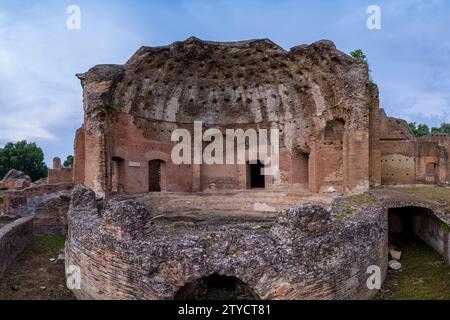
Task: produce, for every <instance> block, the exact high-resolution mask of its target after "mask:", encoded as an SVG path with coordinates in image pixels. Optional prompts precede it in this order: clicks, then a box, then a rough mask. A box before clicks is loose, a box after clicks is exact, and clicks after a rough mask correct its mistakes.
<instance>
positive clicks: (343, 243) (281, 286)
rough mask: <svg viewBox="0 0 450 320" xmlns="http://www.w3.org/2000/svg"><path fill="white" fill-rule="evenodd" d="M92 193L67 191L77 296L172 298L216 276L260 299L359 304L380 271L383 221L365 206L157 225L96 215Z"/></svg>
mask: <svg viewBox="0 0 450 320" xmlns="http://www.w3.org/2000/svg"><path fill="white" fill-rule="evenodd" d="M94 199H95V195H94V193H93V192H92V191H91V190H89V189H86V188H84V187H77V188H76V189H75V191H74V195H73V200H72V206H71V209H70V211H69V238H68V241H67V243H66V267H67V266H69V265H76V266H79V267H80V269H81V290H75V291H74V293H75V295H76V296H77V297H78V298H80V299H172V298H173V297H174V295H175V294H176V292H177V291H178V290H179V289H180V288H181V287H183V286H185V285H186V284H188V283H190V282H192V281H195V280H197V279H199V278H203V277H207V276H209V275H211V274H214V273H218V274H221V275H227V276H234V277H237V278H238V279H240V280H242V281H243V282H244V283H246V284H247V285H248V286H249V287H250V288H251V289H252V290H253V291H254V292H255V293H256V294H257V295H258V296H259V297H261V298H262V299H366V298H371V297H372V296H374V295H375V294H376V291H370V290H368V289H367V287H366V281H367V278H368V276H369V275H368V274H366V270H367V268H368V267H369V266H370V265H378V266H380V267H381V270H382V275H383V279H384V276H385V272H386V269H387V266H386V265H387V219H386V216H387V215H386V212H385V210H384V209H383V208H381V207H377V206H370V207H365V208H362V209H361V211H358V212H354V214H352V215H351V216H348V217H347V218H346V219H345V220H343V219H339V220H338V219H335V217H334V216H333V215H332V214H330V212H328V211H327V210H325V209H324V208H323V207H321V206H318V205H312V204H308V205H302V206H299V207H296V208H292V209H288V210H285V211H283V212H282V213H281V214H280V215H279V216H278V218H276V219H268V218H266V219H262V218H261V219H259V220H258V219H252V220H244V219H242V220H236V218H234V219H227V218H223V217H222V218H220V220H218V219H217V217H216V218H211V220H207V221H202V220H195V218H192V217H184V218H179V219H176V220H174V219H171V220H170V221H169V220H168V219H164V218H161V217H158V216H157V215H156V214H154V213H149V212H148V211H147V210H146V209H145V208H144V207H143V206H141V205H140V204H137V203H136V202H134V201H131V200H124V201H115V200H112V201H110V202H109V203H108V205H107V207H106V209H105V210H104V211H103V212H101V213H99V212H98V211H97V209H96V207H95V201H94Z"/></svg>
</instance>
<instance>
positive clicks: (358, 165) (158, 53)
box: [74, 38, 450, 194]
mask: <svg viewBox="0 0 450 320" xmlns="http://www.w3.org/2000/svg"><path fill="white" fill-rule="evenodd" d="M78 77H79V78H80V79H81V82H82V85H83V89H84V110H85V118H84V125H83V127H82V128H81V129H80V130H78V132H77V135H76V152H75V167H74V179H75V183H84V184H85V185H87V186H89V187H91V188H93V189H94V190H95V191H96V192H98V193H99V194H110V193H113V192H117V191H119V192H121V193H124V194H142V193H146V192H149V191H159V190H161V191H168V192H198V191H206V190H209V189H219V190H223V189H226V190H227V189H232V190H245V189H251V187H252V185H251V167H250V165H204V164H203V165H181V166H177V165H174V164H173V163H172V162H171V160H170V155H171V150H172V148H173V146H174V143H173V142H171V134H172V132H173V130H174V129H177V128H183V129H188V130H190V131H191V133H192V134H193V123H194V121H202V122H203V124H204V126H205V129H207V128H209V127H214V128H219V129H221V130H223V132H225V129H233V128H242V129H244V130H245V129H248V128H255V129H264V128H278V129H280V132H281V141H280V148H281V149H280V154H281V158H280V167H279V171H280V172H279V176H278V177H267V176H266V177H265V181H264V187H265V189H266V190H285V191H286V190H289V191H295V192H311V193H317V192H338V193H354V192H362V191H366V190H367V189H368V188H369V186H370V185H373V186H375V185H380V184H409V183H419V182H427V183H440V184H444V183H448V181H449V180H450V160H449V157H448V150H449V147H450V137H448V136H446V135H432V136H429V137H426V138H423V139H415V138H414V137H413V136H412V134H411V133H410V130H409V128H408V126H407V124H406V122H405V121H402V120H399V119H394V118H388V117H387V116H386V115H385V113H384V111H383V110H382V109H380V108H379V99H378V90H377V87H376V85H374V84H373V83H371V82H370V81H369V77H368V67H367V64H365V63H364V62H362V61H360V60H358V59H354V58H352V57H350V56H348V55H346V54H344V53H342V52H340V51H338V50H336V48H335V46H334V44H333V43H332V42H330V41H319V42H316V43H314V44H312V45H309V46H305V45H303V46H298V47H295V48H292V49H291V50H290V51H285V50H283V49H282V48H280V47H279V46H277V45H276V44H274V43H273V42H271V41H269V40H253V41H244V42H235V43H218V42H207V41H201V40H199V39H196V38H190V39H188V40H186V41H183V42H176V43H174V44H172V45H170V46H165V47H156V48H150V47H143V48H141V49H140V50H139V51H138V52H137V53H136V54H135V55H134V56H133V57H132V58H131V59H130V60H129V61H128V62H127V63H126V64H125V65H120V66H119V65H99V66H96V67H94V68H92V69H91V70H89V72H87V73H85V74H80V75H78ZM251 160H258V159H248V161H251Z"/></svg>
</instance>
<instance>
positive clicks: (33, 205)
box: [3, 183, 73, 234]
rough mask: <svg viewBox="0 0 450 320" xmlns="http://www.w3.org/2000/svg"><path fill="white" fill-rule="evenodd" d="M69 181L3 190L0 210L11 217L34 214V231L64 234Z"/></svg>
mask: <svg viewBox="0 0 450 320" xmlns="http://www.w3.org/2000/svg"><path fill="white" fill-rule="evenodd" d="M72 189H73V184H72V183H60V184H54V185H47V184H44V185H40V186H35V187H30V188H27V189H24V190H9V191H6V192H4V193H3V212H4V213H5V214H8V215H12V216H21V217H26V216H34V217H35V221H34V228H35V231H36V232H38V233H48V234H66V232H67V211H68V209H69V203H70V195H71V192H72Z"/></svg>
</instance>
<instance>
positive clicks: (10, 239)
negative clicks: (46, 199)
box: [0, 217, 33, 278]
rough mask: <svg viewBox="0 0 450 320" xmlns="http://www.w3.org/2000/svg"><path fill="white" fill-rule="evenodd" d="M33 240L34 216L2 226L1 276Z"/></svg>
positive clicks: (0, 229)
mask: <svg viewBox="0 0 450 320" xmlns="http://www.w3.org/2000/svg"><path fill="white" fill-rule="evenodd" d="M32 241H33V217H25V218H21V219H18V220H16V221H14V222H11V223H9V224H7V225H5V226H4V227H3V228H0V278H1V276H2V275H3V273H4V272H5V270H6V269H7V268H8V266H9V265H10V264H11V263H12V262H13V261H14V259H15V258H16V257H17V256H18V255H19V254H20V253H22V251H23V250H25V249H26V248H27V247H28V246H29V245H30V244H31V242H32Z"/></svg>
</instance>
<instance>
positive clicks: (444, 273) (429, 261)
mask: <svg viewBox="0 0 450 320" xmlns="http://www.w3.org/2000/svg"><path fill="white" fill-rule="evenodd" d="M399 249H400V250H401V251H402V259H401V261H400V262H401V263H402V271H401V272H395V271H391V270H389V272H388V278H387V280H386V282H385V284H384V285H383V288H382V291H381V293H380V296H379V297H378V299H382V300H449V299H450V290H449V288H450V266H449V265H448V264H447V263H446V262H445V261H444V259H443V258H442V257H441V256H440V255H439V254H438V253H437V252H435V251H434V250H433V249H432V248H431V247H429V246H428V245H426V244H425V243H423V242H422V241H420V240H417V239H410V240H408V241H405V242H404V243H403V244H402V245H401V246H400V248H399Z"/></svg>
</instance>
